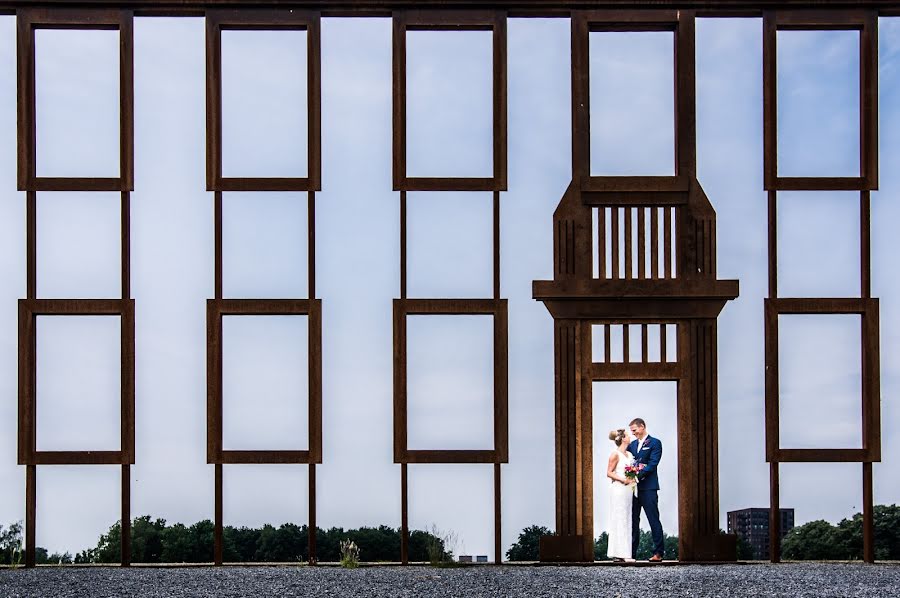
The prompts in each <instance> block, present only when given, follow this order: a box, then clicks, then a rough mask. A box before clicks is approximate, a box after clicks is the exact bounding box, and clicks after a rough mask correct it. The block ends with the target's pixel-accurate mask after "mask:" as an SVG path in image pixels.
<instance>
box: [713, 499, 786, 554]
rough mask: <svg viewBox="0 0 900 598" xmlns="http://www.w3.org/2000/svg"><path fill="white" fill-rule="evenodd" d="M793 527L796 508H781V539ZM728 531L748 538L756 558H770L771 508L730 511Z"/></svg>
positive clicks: (745, 538)
mask: <svg viewBox="0 0 900 598" xmlns="http://www.w3.org/2000/svg"><path fill="white" fill-rule="evenodd" d="M792 529H794V509H781V539H782V540H783V539H784V537H785V536H786V535H787V533H788V532H789V531H791V530H792ZM728 533H729V534H735V535H737V536H740V537H741V538H743V539H744V540H746V541H747V543H748V544H749V545H750V547H751V548H752V549H753V557H754V558H756V559H760V560H764V561H765V560H769V509H767V508H766V509H741V510H739V511H728Z"/></svg>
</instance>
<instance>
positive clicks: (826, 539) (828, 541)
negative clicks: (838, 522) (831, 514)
mask: <svg viewBox="0 0 900 598" xmlns="http://www.w3.org/2000/svg"><path fill="white" fill-rule="evenodd" d="M845 543H846V539H844V540H843V541H841V542H840V544H841V545H838V533H837V528H835V527H834V526H833V525H831V524H830V523H828V522H827V521H823V520H819V521H810V522H809V523H807V524H805V525H801V526H799V527H795V528H794V529H792V530H791V531H790V532H788V534H787V536H785V537H784V540H783V541H782V543H781V556H782V558H785V559H789V560H832V559H840V558H845V556H844V546H843V545H845Z"/></svg>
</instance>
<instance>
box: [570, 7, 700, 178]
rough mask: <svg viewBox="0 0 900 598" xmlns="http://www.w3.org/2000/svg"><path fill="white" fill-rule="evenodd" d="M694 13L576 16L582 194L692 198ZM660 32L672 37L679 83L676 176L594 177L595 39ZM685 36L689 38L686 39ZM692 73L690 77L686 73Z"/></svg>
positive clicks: (577, 173)
mask: <svg viewBox="0 0 900 598" xmlns="http://www.w3.org/2000/svg"><path fill="white" fill-rule="evenodd" d="M694 15H695V13H694V11H691V10H664V9H660V10H652V11H649V10H627V9H622V10H603V11H600V10H579V11H572V73H573V77H572V180H573V181H574V182H575V184H576V185H579V186H580V189H581V190H582V191H586V192H598V193H612V192H617V193H681V192H687V191H688V189H689V185H690V181H691V179H692V178H693V177H694V176H695V175H696V170H697V167H696V164H697V151H696V142H695V140H696V127H695V123H696V106H695V103H694V89H693V87H692V86H693V85H694V80H695V77H694V69H695V66H694V64H693V62H692V61H684V60H679V55H683V56H693V55H694V45H695V42H694V35H693V29H694ZM644 31H659V32H670V33H672V34H673V44H674V50H675V51H674V52H673V54H674V63H673V69H674V80H675V94H674V95H675V105H674V110H675V118H674V121H675V123H674V124H675V146H674V147H673V153H674V161H675V163H674V166H675V174H674V176H593V175H591V117H590V109H591V107H590V52H589V43H590V34H591V33H594V32H644ZM682 33H684V34H682ZM685 69H687V72H681V71H682V70H685Z"/></svg>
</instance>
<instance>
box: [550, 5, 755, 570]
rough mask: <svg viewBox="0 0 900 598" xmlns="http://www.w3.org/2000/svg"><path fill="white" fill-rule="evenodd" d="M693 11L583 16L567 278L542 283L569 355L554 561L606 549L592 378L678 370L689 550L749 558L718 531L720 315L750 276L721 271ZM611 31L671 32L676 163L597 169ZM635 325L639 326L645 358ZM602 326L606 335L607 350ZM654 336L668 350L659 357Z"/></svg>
mask: <svg viewBox="0 0 900 598" xmlns="http://www.w3.org/2000/svg"><path fill="white" fill-rule="evenodd" d="M694 21H695V13H694V12H693V11H689V10H681V11H673V10H657V11H646V12H641V11H629V12H624V13H621V12H609V11H585V12H574V13H573V15H572V114H573V134H572V183H571V184H570V186H569V188H568V190H567V191H566V193H565V195H564V196H563V198H562V200H561V201H560V204H559V206H558V207H557V209H556V213H555V214H554V218H553V226H554V278H553V280H549V281H535V282H534V297H535V298H536V299H538V300H540V301H543V302H544V304H545V305H546V306H547V309H548V310H549V311H550V313H551V315H552V316H553V320H554V336H555V342H554V352H555V355H556V368H555V369H556V509H557V513H556V531H557V534H558V537H557V538H556V539H554V540H552V541H551V540H549V539H548V540H546V541H545V542H543V543H542V544H541V548H542V549H543V550H544V553H542V555H541V558H542V560H560V559H565V560H577V561H593V560H594V521H593V501H594V497H593V492H594V490H593V446H592V444H593V443H592V416H593V403H594V400H597V401H602V399H603V397H594V396H593V388H592V386H593V382H595V381H602V380H672V381H676V382H677V385H678V392H677V420H678V421H677V426H678V443H677V444H678V479H679V484H678V522H679V526H678V532H679V558H680V559H681V560H685V561H716V560H720V561H727V560H734V559H735V558H736V555H735V542H734V538H729V537H724V536H723V535H721V534H720V533H719V500H718V498H719V497H718V492H719V481H718V432H717V430H718V421H717V389H716V355H717V351H716V318H717V316H718V314H719V312H720V311H721V310H722V308H723V307H724V305H725V303H726V302H727V301H728V300H730V299H733V298H735V297H737V294H738V284H737V281H735V280H719V279H717V278H716V243H715V240H716V228H715V225H716V220H715V218H716V214H715V211H714V210H713V207H712V205H711V203H710V201H709V199H707V197H706V194H705V193H704V192H703V189H702V188H701V186H700V183H699V182H698V181H697V178H696V163H697V160H696V130H695V120H696V100H695V87H696V82H695V72H694V68H695V67H694V63H695V59H694ZM609 31H614V32H623V31H625V32H627V31H666V32H671V33H672V37H673V44H674V50H675V51H674V56H675V63H674V65H673V68H674V74H675V77H674V79H675V106H674V110H675V118H674V122H675V139H676V147H675V148H674V149H675V154H674V160H675V164H674V166H675V174H674V176H646V177H641V176H632V177H608V176H596V175H593V174H592V173H591V170H590V117H591V115H590V98H589V89H590V80H589V78H590V64H589V56H588V38H589V35H590V33H591V32H609ZM594 222H596V223H597V225H596V228H595V227H594ZM607 223H608V224H609V233H607ZM648 223H649V230H650V241H649V242H648V241H647V236H646V232H647V228H648ZM635 226H636V228H637V231H638V232H637V235H634V234H633V232H632V231H633V229H634V227H635ZM620 231H621V232H620ZM595 239H596V247H597V252H596V254H595V253H594V250H593V247H594V240H595ZM660 244H662V245H663V248H662V251H660ZM648 254H649V258H650V259H649V261H650V267H649V268H648V267H647V263H646V262H647V257H648ZM607 257H609V265H607ZM595 260H596V261H595ZM595 266H596V267H595ZM595 272H596V274H595ZM672 325H674V326H675V327H676V329H677V334H676V336H675V339H676V347H675V349H676V350H675V355H676V358H675V359H674V360H672V361H670V360H669V358H668V356H667V352H668V345H667V342H668V340H667V334H666V332H665V331H666V329H667V327H668V326H672ZM613 327H618V328H619V329H621V330H622V334H621V339H622V340H621V343H622V345H621V347H615V349H621V352H622V355H623V360H622V361H621V362H613V360H612V353H613V351H612V350H613V349H614V347H613V346H612V340H611V339H612V336H613V335H612V334H611V329H612V328H613ZM632 327H636V328H635V331H636V332H639V333H640V348H639V349H640V351H639V353H640V358H638V359H635V360H632V358H631V357H632V354H633V353H635V352H637V349H638V348H637V347H631V346H630V343H631V334H630V330H631V329H632ZM595 331H601V333H602V334H603V347H604V355H603V357H602V359H600V360H598V359H597V356H595V355H593V354H592V334H594V332H595ZM617 338H618V337H617ZM651 339H653V341H654V343H652V344H654V345H658V346H659V347H660V357H659V360H658V361H654V360H651V359H650V357H649V346H650V345H651Z"/></svg>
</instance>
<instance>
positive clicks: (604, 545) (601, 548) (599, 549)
mask: <svg viewBox="0 0 900 598" xmlns="http://www.w3.org/2000/svg"><path fill="white" fill-rule="evenodd" d="M608 551H609V534H608V533H606V532H603V533H602V534H600V536H599V537H598V538H597V539H596V540H594V560H595V561H608V560H609V557H608V556H607V555H606V553H607V552H608Z"/></svg>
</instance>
